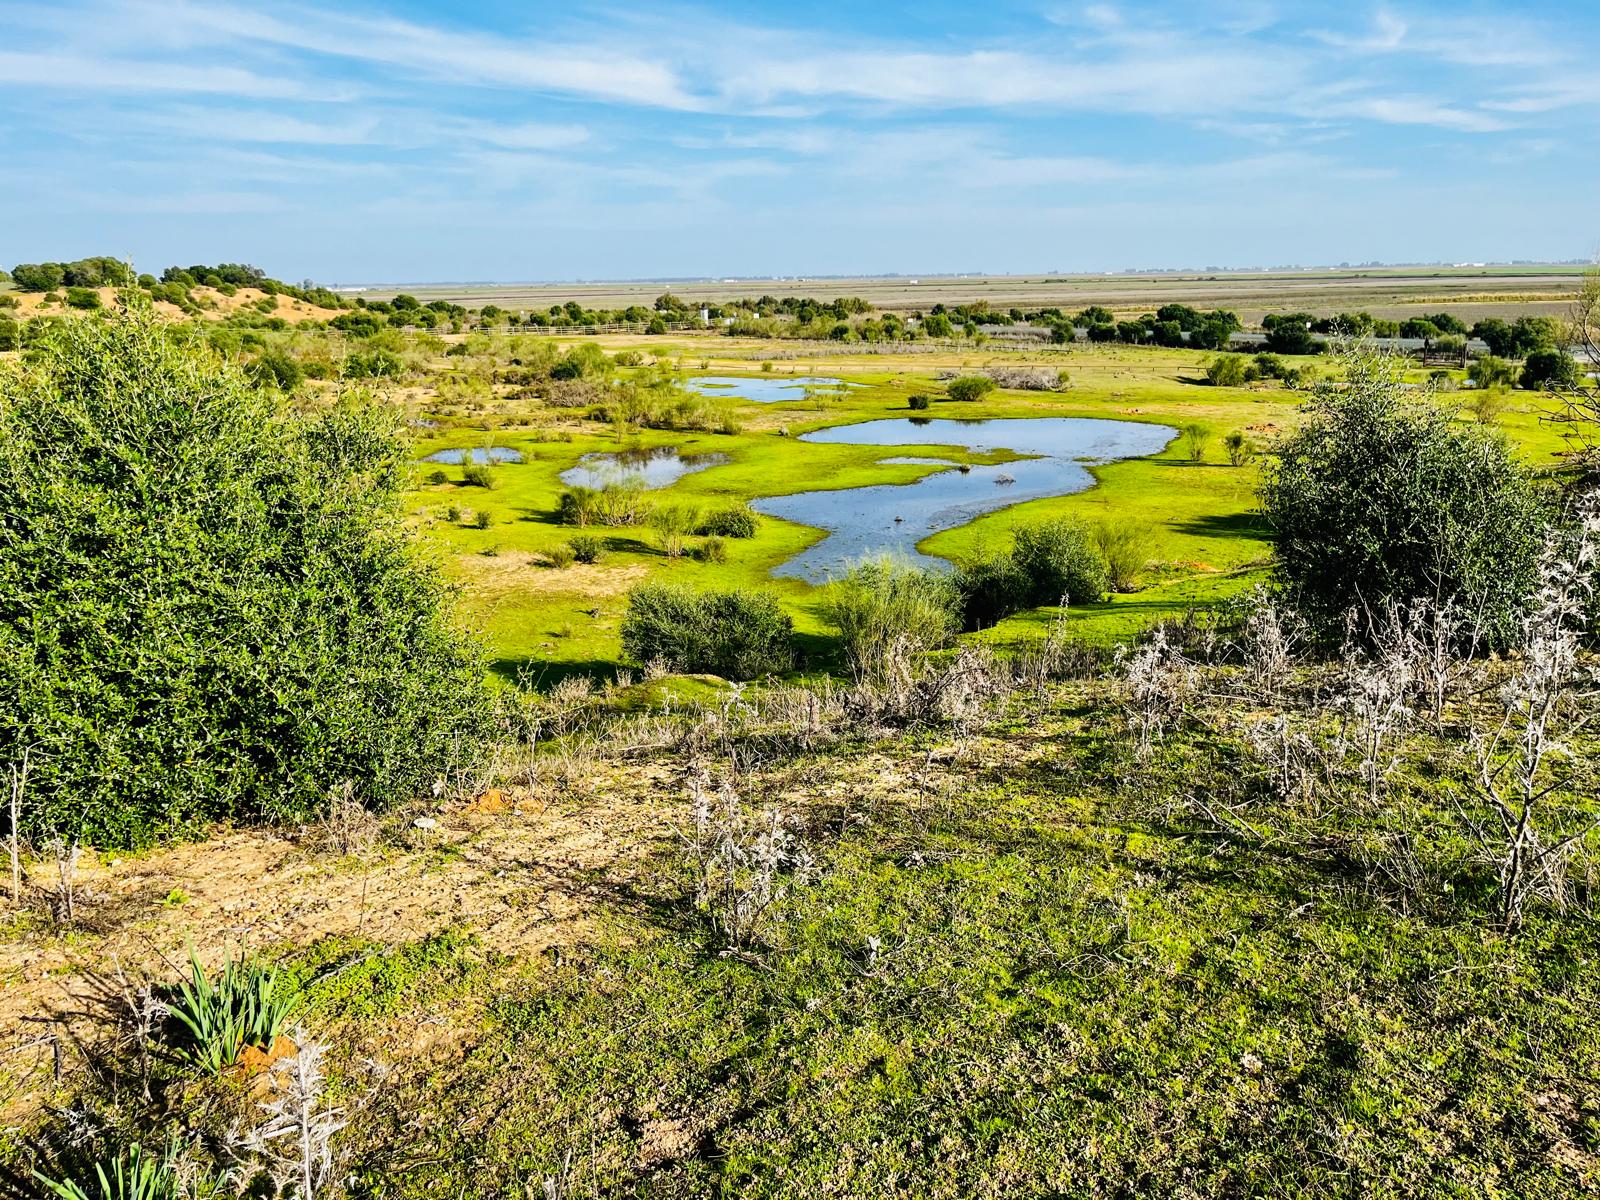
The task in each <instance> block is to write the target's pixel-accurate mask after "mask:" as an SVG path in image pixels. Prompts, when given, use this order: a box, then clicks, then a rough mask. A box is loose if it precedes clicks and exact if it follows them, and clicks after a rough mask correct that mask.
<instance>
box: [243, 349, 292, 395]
mask: <svg viewBox="0 0 1600 1200" xmlns="http://www.w3.org/2000/svg"><path fill="white" fill-rule="evenodd" d="M245 372H246V373H247V374H248V375H249V376H250V378H251V379H253V380H254V381H255V382H256V384H257V385H258V386H261V387H269V386H270V387H275V388H278V389H279V390H280V391H285V392H292V391H294V389H295V388H297V387H299V386H300V381H301V380H302V379H304V378H305V375H306V373H305V371H304V370H302V369H301V366H300V363H299V362H298V361H297V360H296V359H295V357H294V355H292V354H289V353H287V352H286V351H283V350H266V351H263V352H262V353H261V354H260V355H259V356H257V357H256V358H255V359H254V361H252V362H249V363H247V364H246V365H245Z"/></svg>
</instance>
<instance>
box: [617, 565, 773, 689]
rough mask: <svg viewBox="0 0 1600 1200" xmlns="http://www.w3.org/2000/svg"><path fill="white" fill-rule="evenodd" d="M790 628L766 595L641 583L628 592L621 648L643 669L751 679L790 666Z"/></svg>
mask: <svg viewBox="0 0 1600 1200" xmlns="http://www.w3.org/2000/svg"><path fill="white" fill-rule="evenodd" d="M793 639H794V625H793V622H791V621H790V619H789V616H788V614H787V613H785V612H784V611H783V609H782V608H780V607H779V606H778V602H777V600H776V598H774V597H773V595H772V594H771V593H770V592H757V591H730V592H695V591H691V590H690V589H688V588H683V587H676V586H672V585H667V584H644V585H642V586H640V587H636V588H634V589H633V591H631V592H629V593H628V612H627V615H626V616H625V617H624V618H623V621H622V649H623V652H624V653H625V654H626V655H627V656H628V657H629V658H630V659H632V660H633V661H634V662H636V663H639V664H640V665H642V666H650V665H652V664H660V665H661V666H663V667H665V668H666V669H667V670H670V671H705V672H710V673H712V674H715V675H721V676H724V677H725V678H728V679H754V678H756V677H758V676H761V675H770V674H775V673H778V672H782V671H787V670H788V669H789V668H790V667H791V666H793V665H794V640H793Z"/></svg>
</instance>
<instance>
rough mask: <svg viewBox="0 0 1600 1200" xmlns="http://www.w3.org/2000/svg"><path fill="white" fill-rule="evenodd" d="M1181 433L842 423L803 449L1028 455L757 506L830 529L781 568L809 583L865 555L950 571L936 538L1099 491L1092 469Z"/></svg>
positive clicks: (1007, 422)
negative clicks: (1008, 511) (934, 551)
mask: <svg viewBox="0 0 1600 1200" xmlns="http://www.w3.org/2000/svg"><path fill="white" fill-rule="evenodd" d="M1177 435H1178V433H1177V430H1175V429H1170V428H1168V427H1167V426H1165V425H1147V424H1144V423H1142V422H1137V421H1108V420H1100V419H1095V418H1088V417H1000V418H995V419H993V420H987V421H956V420H949V419H946V418H930V417H894V418H889V419H887V420H879V421H864V422H861V423H860V424H857V425H835V426H833V427H831V428H828V429H818V430H815V431H814V432H812V433H807V434H804V435H802V436H801V438H800V440H801V441H805V442H821V443H828V444H831V445H845V446H903V447H907V448H909V449H914V450H915V451H916V457H914V458H908V457H905V456H900V457H894V458H886V459H882V460H880V461H883V462H947V461H948V460H947V459H943V458H940V457H938V450H939V448H940V447H950V446H957V447H960V448H962V449H964V450H969V451H973V452H978V453H983V452H993V451H1010V452H1011V453H1013V454H1016V455H1019V456H1023V457H1019V458H1018V459H1015V460H1013V461H1011V462H1006V463H1000V464H997V465H993V466H979V465H976V464H974V465H972V466H970V467H968V468H967V469H966V470H964V471H963V470H961V469H960V468H958V467H956V466H955V465H954V464H952V465H951V466H950V468H949V469H948V470H944V471H935V472H933V473H932V474H929V475H925V476H924V477H923V478H922V479H920V480H918V481H917V482H915V483H907V484H893V483H890V484H876V485H874V486H871V487H858V488H841V489H837V490H834V491H824V492H799V493H796V494H795V495H792V496H768V497H763V498H762V499H759V500H756V501H754V503H753V504H752V505H751V507H753V508H754V509H756V511H758V512H762V513H765V514H767V515H768V516H772V517H781V518H783V519H784V520H786V521H796V522H798V523H800V524H802V525H811V526H813V527H815V528H817V529H823V530H826V531H827V535H828V536H826V537H825V538H823V539H822V540H821V541H820V542H818V543H817V544H816V545H814V546H812V547H811V548H810V549H809V550H805V551H803V552H802V553H800V554H798V555H796V556H795V557H794V558H791V559H790V560H789V561H788V562H786V563H783V564H782V565H781V566H778V567H777V568H775V569H774V570H773V574H774V575H787V576H793V577H796V578H799V579H804V580H807V581H808V582H811V583H825V582H827V581H828V580H829V579H832V578H838V577H839V576H840V575H842V574H844V572H845V571H847V570H848V569H849V568H850V567H851V566H852V565H854V564H855V563H858V562H860V561H861V560H862V559H864V558H869V557H872V556H875V555H880V554H889V555H893V556H896V557H901V558H905V559H908V560H912V561H916V562H920V563H923V564H926V565H928V566H930V567H934V568H937V569H943V570H948V569H949V567H950V564H949V563H948V562H946V561H945V560H944V559H942V558H935V557H933V556H932V555H927V554H923V553H921V552H920V551H919V550H918V549H917V543H918V542H920V541H921V540H922V539H923V538H925V537H927V536H928V535H929V534H932V533H937V532H939V531H940V530H943V529H954V528H956V527H957V526H960V525H965V524H967V523H968V522H969V521H973V520H975V519H976V518H978V517H981V516H983V515H984V514H985V513H991V512H994V511H996V510H997V509H1002V508H1008V507H1010V506H1011V505H1013V504H1020V503H1022V502H1023V501H1025V500H1039V499H1043V498H1044V497H1047V496H1066V495H1070V494H1071V493H1073V492H1081V491H1085V490H1087V489H1088V488H1090V487H1092V486H1093V485H1094V476H1093V475H1091V474H1090V473H1089V470H1088V468H1089V467H1090V466H1094V465H1096V464H1100V463H1108V462H1114V461H1116V460H1117V459H1122V458H1139V457H1143V456H1144V455H1148V454H1157V453H1159V452H1160V451H1161V450H1163V449H1165V448H1166V446H1167V445H1168V443H1170V442H1171V441H1172V439H1173V438H1175V437H1177Z"/></svg>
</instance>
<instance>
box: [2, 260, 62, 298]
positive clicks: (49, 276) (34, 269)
mask: <svg viewBox="0 0 1600 1200" xmlns="http://www.w3.org/2000/svg"><path fill="white" fill-rule="evenodd" d="M66 277H67V272H66V268H64V267H63V266H62V265H61V264H60V263H54V262H47V263H18V264H17V265H16V266H14V267H12V268H11V281H12V282H13V283H15V284H16V285H17V290H18V291H19V292H53V291H55V289H56V288H58V287H60V286H61V284H62V281H63V280H65V279H66Z"/></svg>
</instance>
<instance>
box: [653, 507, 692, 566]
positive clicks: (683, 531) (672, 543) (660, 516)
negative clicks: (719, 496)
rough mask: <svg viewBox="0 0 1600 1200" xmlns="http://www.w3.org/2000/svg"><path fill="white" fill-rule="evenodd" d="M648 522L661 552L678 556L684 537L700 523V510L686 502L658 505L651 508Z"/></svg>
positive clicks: (681, 550) (670, 555) (670, 556)
mask: <svg viewBox="0 0 1600 1200" xmlns="http://www.w3.org/2000/svg"><path fill="white" fill-rule="evenodd" d="M649 523H650V528H652V529H654V530H655V533H656V543H657V545H659V546H660V547H661V552H662V553H663V554H665V555H666V556H667V557H668V558H680V557H682V555H683V548H684V539H685V538H686V537H688V536H689V535H690V534H691V533H693V532H694V531H695V529H696V528H697V527H698V526H699V524H700V510H699V509H697V508H695V507H693V506H692V505H688V504H662V505H658V506H657V507H655V508H654V509H652V510H651V512H650V516H649Z"/></svg>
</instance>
